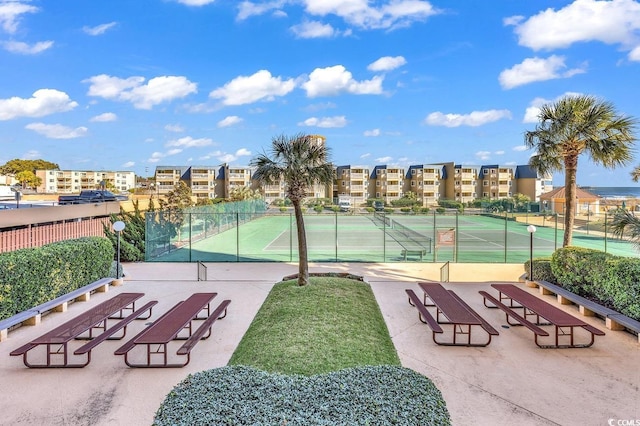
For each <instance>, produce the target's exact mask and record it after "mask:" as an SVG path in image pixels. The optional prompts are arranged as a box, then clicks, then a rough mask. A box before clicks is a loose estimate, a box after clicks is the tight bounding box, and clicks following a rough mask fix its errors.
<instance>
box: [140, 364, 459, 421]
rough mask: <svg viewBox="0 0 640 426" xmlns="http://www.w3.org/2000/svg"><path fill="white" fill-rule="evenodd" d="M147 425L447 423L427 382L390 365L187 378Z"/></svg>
mask: <svg viewBox="0 0 640 426" xmlns="http://www.w3.org/2000/svg"><path fill="white" fill-rule="evenodd" d="M153 424H154V425H156V426H165V425H223V424H238V425H240V424H242V425H246V424H252V425H259V424H263V425H284V424H291V425H336V424H340V425H366V424H370V425H373V424H376V425H380V424H388V425H391V424H411V425H417V424H419V425H429V424H431V425H450V424H451V420H450V418H449V413H448V411H447V408H446V404H445V402H444V400H443V399H442V395H441V393H440V391H439V390H438V389H437V388H436V387H435V386H434V384H433V383H432V382H431V380H429V379H427V378H426V377H424V376H421V375H420V374H418V373H416V372H415V371H413V370H410V369H408V368H404V367H397V366H376V367H358V368H348V369H344V370H341V371H338V372H333V373H328V374H322V375H316V376H311V377H305V376H296V375H293V376H286V375H281V374H269V373H266V372H264V371H260V370H255V369H253V368H250V367H245V366H235V367H223V368H218V369H213V370H208V371H203V372H200V373H196V374H194V375H189V376H188V377H187V378H186V379H184V380H183V381H182V382H181V383H179V384H178V385H177V386H176V387H175V388H174V389H173V390H172V391H171V392H170V393H169V395H168V396H167V398H166V399H165V400H164V402H163V403H162V405H161V406H160V408H159V409H158V411H157V412H156V415H155V418H154V422H153Z"/></svg>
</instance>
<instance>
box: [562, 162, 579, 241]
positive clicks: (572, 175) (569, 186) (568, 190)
mask: <svg viewBox="0 0 640 426" xmlns="http://www.w3.org/2000/svg"><path fill="white" fill-rule="evenodd" d="M577 171H578V156H577V155H570V156H567V157H565V160H564V173H565V176H564V197H565V212H564V238H563V240H562V247H567V246H570V245H571V238H572V236H573V223H574V219H575V215H576V202H577V200H576V192H577V187H578V185H577V183H576V180H577Z"/></svg>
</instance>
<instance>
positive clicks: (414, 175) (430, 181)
mask: <svg viewBox="0 0 640 426" xmlns="http://www.w3.org/2000/svg"><path fill="white" fill-rule="evenodd" d="M445 177H446V173H445V166H444V164H421V165H415V166H409V170H408V171H407V176H406V182H408V188H407V191H411V192H413V193H414V194H416V198H417V199H418V201H419V202H420V204H421V205H422V206H423V207H426V206H432V205H436V204H438V200H439V199H440V197H441V196H444V195H445V189H446V188H445V182H446V180H445Z"/></svg>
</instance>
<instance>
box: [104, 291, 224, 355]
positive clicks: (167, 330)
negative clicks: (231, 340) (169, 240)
mask: <svg viewBox="0 0 640 426" xmlns="http://www.w3.org/2000/svg"><path fill="white" fill-rule="evenodd" d="M216 296H217V293H194V294H193V295H191V296H190V297H189V298H187V299H186V300H184V301H182V302H178V303H177V304H176V305H174V306H173V307H172V308H171V309H170V310H169V311H167V312H166V313H165V314H164V315H162V316H161V317H160V318H158V319H157V320H156V321H154V322H153V323H151V324H150V325H149V326H148V327H147V328H145V329H144V330H142V331H141V332H140V333H138V334H137V335H136V336H134V337H133V338H132V339H131V340H129V341H128V342H126V343H125V344H124V345H122V346H121V347H120V348H118V349H116V351H115V352H114V354H115V355H124V362H125V364H127V365H128V366H129V367H184V366H185V365H187V364H188V363H189V361H190V352H191V349H193V347H194V346H195V345H196V343H198V342H199V341H200V340H201V339H206V338H207V337H209V335H211V326H212V325H213V323H214V322H215V321H216V320H217V319H220V318H224V317H225V316H226V311H227V306H228V305H229V303H231V302H230V301H227V300H225V301H223V302H222V303H221V304H220V305H219V306H218V307H217V308H216V309H215V310H214V311H213V312H212V311H211V309H210V304H211V301H212V300H213V298H215V297H216ZM202 311H206V317H205V318H202V319H204V322H203V323H202V324H201V325H200V326H199V327H198V328H197V329H196V330H195V331H194V330H193V324H194V321H196V320H200V319H201V318H198V315H199V314H200V313H201V312H202ZM184 330H186V331H187V333H186V334H187V336H181V335H180V334H185V333H182V332H183V331H184ZM207 331H208V332H209V334H208V335H206V336H205V333H206V332H207ZM175 340H186V342H185V343H184V344H183V345H182V347H181V348H180V349H178V351H177V352H176V355H178V356H186V358H184V361H183V362H181V363H176V362H173V361H170V359H169V350H168V349H169V344H170V343H171V342H173V341H175ZM136 347H144V348H145V349H146V356H145V361H143V362H139V361H131V360H130V358H129V357H130V353H131V351H133V350H134V349H135V348H136ZM134 352H135V351H134ZM158 357H160V361H159V362H158V361H155V360H154V358H156V359H157V358H158ZM174 358H175V357H174Z"/></svg>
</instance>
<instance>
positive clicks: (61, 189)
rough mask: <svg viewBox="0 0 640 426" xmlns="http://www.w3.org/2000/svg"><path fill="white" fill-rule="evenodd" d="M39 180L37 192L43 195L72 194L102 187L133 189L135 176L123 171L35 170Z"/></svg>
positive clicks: (117, 190)
mask: <svg viewBox="0 0 640 426" xmlns="http://www.w3.org/2000/svg"><path fill="white" fill-rule="evenodd" d="M36 176H37V177H39V178H40V179H41V181H42V182H41V184H40V186H38V188H37V191H38V192H40V193H45V194H74V193H78V192H80V191H82V190H85V189H96V188H100V187H102V186H105V187H107V188H115V191H116V192H121V191H128V190H129V189H133V188H135V185H136V174H135V173H134V172H124V171H94V170H36Z"/></svg>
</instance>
